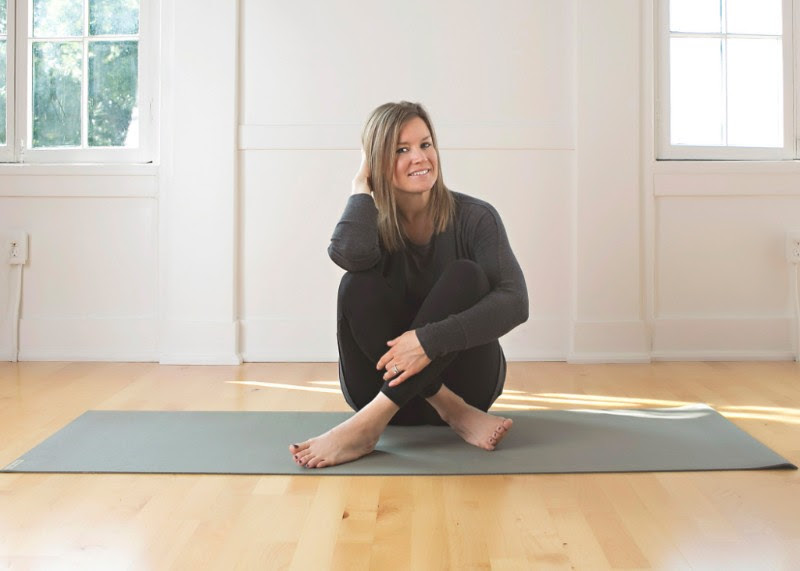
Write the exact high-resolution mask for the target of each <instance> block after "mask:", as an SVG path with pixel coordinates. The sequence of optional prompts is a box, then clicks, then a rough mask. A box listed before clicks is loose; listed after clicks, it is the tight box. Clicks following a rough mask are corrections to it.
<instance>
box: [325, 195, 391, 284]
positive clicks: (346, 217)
mask: <svg viewBox="0 0 800 571" xmlns="http://www.w3.org/2000/svg"><path fill="white" fill-rule="evenodd" d="M328 255H329V256H330V257H331V260H333V261H334V263H335V264H336V265H337V266H339V267H340V268H342V269H344V270H347V271H348V272H362V271H365V270H368V269H370V268H372V267H374V266H376V265H377V264H378V263H379V262H380V260H381V255H382V254H381V249H380V242H379V239H378V209H377V208H376V207H375V201H374V200H373V199H372V197H371V196H369V195H367V194H353V195H351V196H350V198H348V199H347V205H346V206H345V209H344V213H342V217H341V218H340V219H339V222H338V223H337V224H336V227H335V228H334V230H333V236H332V237H331V243H330V245H329V246H328Z"/></svg>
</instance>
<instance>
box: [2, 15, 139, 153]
mask: <svg viewBox="0 0 800 571" xmlns="http://www.w3.org/2000/svg"><path fill="white" fill-rule="evenodd" d="M3 1H4V0H0V2H3ZM86 10H88V30H87V29H85V28H86V26H85V24H84V16H83V15H84V13H85V11H86ZM138 33H139V0H33V36H34V37H33V38H32V39H31V41H32V49H31V53H32V57H33V61H32V71H33V78H32V88H33V109H32V114H33V115H32V126H33V133H32V144H33V147H34V148H47V147H81V146H83V145H88V146H89V147H134V146H138V113H137V107H138V101H137V96H138V89H137V88H138V75H139V38H138ZM72 38H74V41H73V40H72ZM84 80H85V81H87V85H86V88H85V89H84V86H83V82H84ZM83 129H85V132H83Z"/></svg>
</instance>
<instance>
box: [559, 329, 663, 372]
mask: <svg viewBox="0 0 800 571" xmlns="http://www.w3.org/2000/svg"><path fill="white" fill-rule="evenodd" d="M567 362H568V363H649V362H650V340H649V335H648V330H647V324H646V323H645V322H644V321H576V322H575V323H574V324H573V329H572V347H571V348H570V351H569V353H568V355H567Z"/></svg>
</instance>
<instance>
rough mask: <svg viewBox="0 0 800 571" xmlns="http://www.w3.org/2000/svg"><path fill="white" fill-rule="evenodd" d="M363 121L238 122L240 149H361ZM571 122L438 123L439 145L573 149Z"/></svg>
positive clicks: (475, 147)
mask: <svg viewBox="0 0 800 571" xmlns="http://www.w3.org/2000/svg"><path fill="white" fill-rule="evenodd" d="M361 128H362V126H361V125H360V124H341V125H239V149H240V150H309V149H334V150H335V149H342V150H344V149H354V150H357V149H358V146H357V145H358V143H359V141H360V140H361ZM574 131H575V128H574V126H573V125H571V124H568V123H537V124H529V125H448V124H446V123H437V124H436V135H437V137H438V140H439V147H440V148H441V149H443V150H447V149H531V150H542V149H547V150H574V149H575V135H574Z"/></svg>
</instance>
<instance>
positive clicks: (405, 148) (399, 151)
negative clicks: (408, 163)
mask: <svg viewBox="0 0 800 571" xmlns="http://www.w3.org/2000/svg"><path fill="white" fill-rule="evenodd" d="M406 151H408V147H400V148H399V149H397V153H398V154H400V153H405V152H406Z"/></svg>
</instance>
